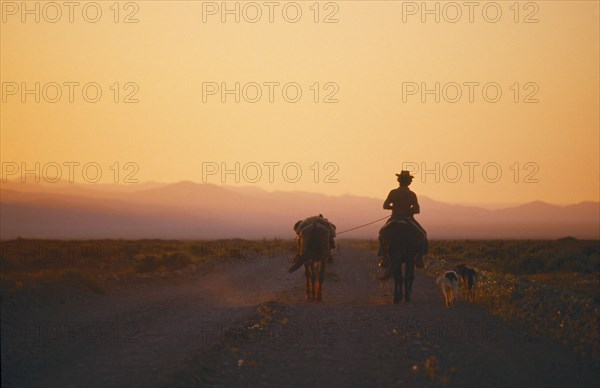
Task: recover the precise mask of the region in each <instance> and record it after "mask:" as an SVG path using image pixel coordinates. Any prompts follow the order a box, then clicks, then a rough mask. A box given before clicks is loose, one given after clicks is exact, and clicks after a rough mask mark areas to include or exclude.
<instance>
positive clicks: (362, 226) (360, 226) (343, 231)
mask: <svg viewBox="0 0 600 388" xmlns="http://www.w3.org/2000/svg"><path fill="white" fill-rule="evenodd" d="M389 217H390V216H385V217H383V218H380V219H378V220H375V221H372V222H369V223H368V224H364V225H359V226H357V227H355V228H351V229H346V230H342V231H341V232H336V233H335V234H336V235H338V234H342V233H346V232H350V231H351V230H356V229H360V228H364V227H365V226H369V225H372V224H374V223H376V222H379V221H383V220H385V219H386V218H389Z"/></svg>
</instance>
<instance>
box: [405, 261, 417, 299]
mask: <svg viewBox="0 0 600 388" xmlns="http://www.w3.org/2000/svg"><path fill="white" fill-rule="evenodd" d="M404 272H405V279H404V280H405V282H404V287H405V288H404V301H405V302H410V295H411V293H412V284H413V281H414V280H415V259H414V257H410V258H407V259H406V263H405V264H404Z"/></svg>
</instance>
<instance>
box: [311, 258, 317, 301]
mask: <svg viewBox="0 0 600 388" xmlns="http://www.w3.org/2000/svg"><path fill="white" fill-rule="evenodd" d="M318 268H319V267H318V264H317V263H315V262H313V264H312V266H311V267H310V272H311V273H310V275H311V286H312V289H311V291H312V299H313V300H316V299H317V271H318Z"/></svg>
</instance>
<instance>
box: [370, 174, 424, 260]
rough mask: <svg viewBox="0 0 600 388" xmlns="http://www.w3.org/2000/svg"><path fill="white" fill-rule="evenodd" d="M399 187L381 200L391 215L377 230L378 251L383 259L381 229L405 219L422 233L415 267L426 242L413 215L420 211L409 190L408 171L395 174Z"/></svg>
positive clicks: (415, 196) (410, 177)
mask: <svg viewBox="0 0 600 388" xmlns="http://www.w3.org/2000/svg"><path fill="white" fill-rule="evenodd" d="M396 177H397V179H398V183H399V184H400V187H398V188H397V189H394V190H392V191H390V193H389V194H388V196H387V198H386V199H385V201H384V202H383V208H384V209H386V210H391V211H392V216H391V217H390V218H389V219H388V220H387V222H386V223H385V225H383V227H382V228H381V229H380V230H379V253H378V256H379V258H380V260H383V259H384V257H385V255H386V253H385V252H384V248H383V247H384V241H383V236H382V234H383V231H384V230H385V229H386V228H387V227H389V226H390V225H391V224H393V223H394V222H398V221H406V222H408V223H409V224H411V225H412V226H413V227H414V228H415V229H417V230H418V231H419V232H421V233H422V235H423V241H422V244H421V246H420V248H421V249H420V255H419V256H418V257H417V260H416V261H417V263H418V264H417V267H420V265H419V263H422V261H423V255H425V254H426V253H427V250H428V242H427V232H426V231H425V229H423V227H422V226H421V224H419V223H418V222H417V220H415V218H414V215H415V214H419V213H420V212H421V208H420V207H419V201H418V200H417V195H416V194H415V193H414V192H413V191H411V190H410V189H409V188H408V186H410V184H411V183H412V180H413V178H414V177H413V176H412V175H410V171H406V170H402V171H401V172H400V174H396Z"/></svg>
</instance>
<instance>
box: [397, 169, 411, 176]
mask: <svg viewBox="0 0 600 388" xmlns="http://www.w3.org/2000/svg"><path fill="white" fill-rule="evenodd" d="M396 176H397V177H398V178H414V176H412V175H410V171H408V170H402V171H400V174H396Z"/></svg>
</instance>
